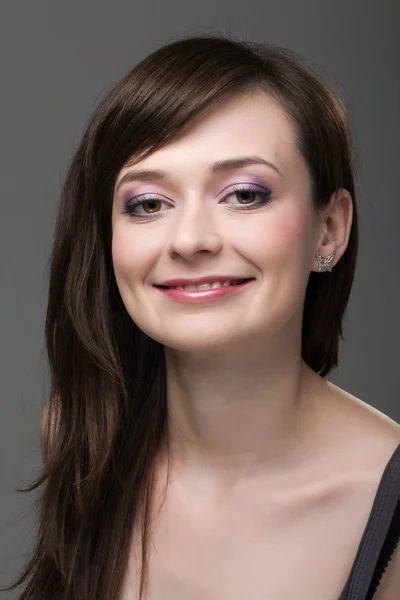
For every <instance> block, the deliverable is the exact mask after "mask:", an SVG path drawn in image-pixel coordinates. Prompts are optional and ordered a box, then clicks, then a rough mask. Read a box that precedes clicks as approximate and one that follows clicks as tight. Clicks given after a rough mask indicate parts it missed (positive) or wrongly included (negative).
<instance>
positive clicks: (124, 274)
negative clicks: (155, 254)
mask: <svg viewBox="0 0 400 600" xmlns="http://www.w3.org/2000/svg"><path fill="white" fill-rule="evenodd" d="M111 252H112V261H113V266H114V272H115V276H116V279H117V281H118V282H119V283H121V284H123V283H125V285H126V284H133V283H134V282H135V280H136V279H137V278H139V279H142V278H143V275H144V273H145V271H146V265H148V264H149V260H150V256H151V247H150V245H149V240H148V236H146V240H144V239H143V235H142V236H141V235H140V232H139V233H138V232H136V231H135V232H133V231H132V228H130V227H124V226H123V225H122V224H121V226H120V227H116V228H115V230H114V232H113V238H112V245H111Z"/></svg>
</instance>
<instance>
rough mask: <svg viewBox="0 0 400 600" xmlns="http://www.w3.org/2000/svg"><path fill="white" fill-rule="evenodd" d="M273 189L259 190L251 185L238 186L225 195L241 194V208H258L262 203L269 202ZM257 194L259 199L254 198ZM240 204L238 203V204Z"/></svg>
mask: <svg viewBox="0 0 400 600" xmlns="http://www.w3.org/2000/svg"><path fill="white" fill-rule="evenodd" d="M271 194H272V192H271V190H263V191H261V190H259V189H258V188H255V187H253V186H251V185H247V186H236V187H234V188H233V190H232V191H231V192H230V193H229V194H228V195H227V196H225V198H229V197H230V196H239V206H240V209H239V210H252V209H254V208H258V206H260V205H264V204H267V203H268V202H270V200H271ZM255 196H259V200H254V197H255ZM236 206H238V205H236Z"/></svg>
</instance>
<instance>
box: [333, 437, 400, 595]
mask: <svg viewBox="0 0 400 600" xmlns="http://www.w3.org/2000/svg"><path fill="white" fill-rule="evenodd" d="M399 503H400V444H399V445H398V446H397V449H396V450H395V451H394V453H393V454H392V456H391V458H390V460H389V462H388V464H387V465H386V468H385V471H384V472H383V475H382V478H381V481H380V483H379V487H378V491H377V493H376V496H375V499H374V503H373V506H372V509H371V513H370V516H369V519H368V523H367V526H366V528H365V530H364V533H363V536H362V538H361V541H360V544H359V547H358V551H357V554H356V558H355V560H354V563H353V567H352V569H351V572H350V575H349V578H348V580H347V582H346V585H345V587H344V589H343V591H342V593H341V595H340V598H339V600H370V598H372V595H373V594H374V592H375V591H376V588H377V587H378V585H379V582H380V580H381V578H382V575H383V573H384V571H385V569H386V567H387V565H388V563H389V561H390V558H391V556H392V554H393V552H394V549H395V547H396V544H397V542H398V540H399V537H400V522H399V521H400V514H399V508H398V507H399Z"/></svg>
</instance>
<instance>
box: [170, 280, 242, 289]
mask: <svg viewBox="0 0 400 600" xmlns="http://www.w3.org/2000/svg"><path fill="white" fill-rule="evenodd" d="M236 283H238V280H235V281H224V282H223V283H221V282H220V281H214V282H211V283H200V284H199V285H177V286H171V287H172V288H175V287H176V289H177V290H188V291H196V290H210V289H214V288H219V287H228V286H229V285H235V284H236Z"/></svg>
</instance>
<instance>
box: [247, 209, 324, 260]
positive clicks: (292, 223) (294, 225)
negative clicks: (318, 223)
mask: <svg viewBox="0 0 400 600" xmlns="http://www.w3.org/2000/svg"><path fill="white" fill-rule="evenodd" d="M313 237H314V235H313V222H312V218H311V216H310V215H309V214H305V213H304V212H301V211H299V210H297V211H287V212H283V211H282V212H281V213H280V212H276V213H275V214H274V215H272V214H270V215H268V218H266V219H259V220H258V222H257V223H255V224H254V227H252V228H251V231H249V232H248V233H247V234H246V235H245V240H244V247H247V248H253V250H254V252H255V257H256V256H258V257H260V258H261V257H264V258H265V261H266V262H267V263H270V262H271V261H276V263H277V264H283V263H293V264H294V265H296V266H302V265H305V264H307V265H308V263H309V260H310V252H311V249H312V245H313ZM261 259H262V258H261Z"/></svg>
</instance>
